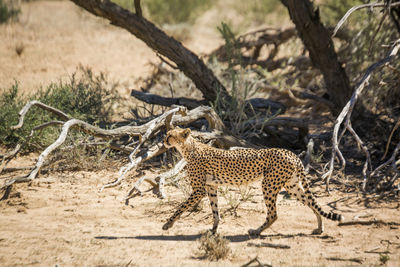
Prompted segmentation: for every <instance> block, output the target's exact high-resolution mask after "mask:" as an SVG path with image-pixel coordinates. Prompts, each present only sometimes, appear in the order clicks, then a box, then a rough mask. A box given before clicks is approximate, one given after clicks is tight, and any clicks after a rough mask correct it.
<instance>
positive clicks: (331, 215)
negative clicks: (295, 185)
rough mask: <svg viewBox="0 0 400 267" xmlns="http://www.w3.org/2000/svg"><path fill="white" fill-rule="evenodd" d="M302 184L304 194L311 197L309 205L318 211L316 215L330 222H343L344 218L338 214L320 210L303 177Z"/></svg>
mask: <svg viewBox="0 0 400 267" xmlns="http://www.w3.org/2000/svg"><path fill="white" fill-rule="evenodd" d="M302 184H303V188H304V190H305V191H306V193H309V196H310V197H311V199H310V200H311V205H312V206H313V207H314V208H315V209H316V210H317V211H318V213H319V214H320V215H321V216H323V217H325V218H327V219H329V220H332V221H339V222H342V221H343V220H344V216H343V215H342V214H338V213H335V212H325V211H323V210H322V208H321V206H320V205H319V204H318V203H317V201H316V199H315V198H314V196H313V195H312V193H311V191H310V186H309V184H308V181H307V180H306V179H305V176H303V179H302Z"/></svg>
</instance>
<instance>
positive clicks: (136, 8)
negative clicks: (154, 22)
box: [135, 0, 143, 17]
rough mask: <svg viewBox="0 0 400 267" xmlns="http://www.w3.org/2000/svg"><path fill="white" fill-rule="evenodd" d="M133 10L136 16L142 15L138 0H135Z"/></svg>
mask: <svg viewBox="0 0 400 267" xmlns="http://www.w3.org/2000/svg"><path fill="white" fill-rule="evenodd" d="M135 11H136V15H137V16H138V17H142V16H143V15H142V7H141V6H140V0H135Z"/></svg>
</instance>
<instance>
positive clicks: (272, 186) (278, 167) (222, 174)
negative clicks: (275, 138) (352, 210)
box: [163, 128, 343, 235]
mask: <svg viewBox="0 0 400 267" xmlns="http://www.w3.org/2000/svg"><path fill="white" fill-rule="evenodd" d="M164 144H165V146H166V147H167V148H171V147H175V148H176V149H177V150H178V151H179V152H180V153H181V154H182V156H183V157H184V158H185V160H186V161H187V172H188V176H189V181H190V184H191V186H192V188H193V191H192V194H191V195H190V197H189V198H188V199H187V200H186V201H185V202H184V203H182V204H181V205H180V207H179V208H178V209H177V210H176V212H175V213H174V214H173V215H172V216H171V217H170V218H169V220H168V221H167V223H165V224H164V226H163V229H164V230H167V229H169V228H170V227H172V225H173V224H174V222H175V221H176V220H177V219H178V218H179V217H180V215H181V214H182V213H183V212H185V211H187V210H188V209H189V208H192V207H194V206H195V205H196V204H197V203H198V202H199V201H200V200H201V199H202V198H203V197H205V196H206V195H208V197H209V200H210V205H211V209H212V212H213V219H214V224H213V228H212V231H213V232H214V233H215V232H216V231H217V227H218V222H219V214H218V198H217V188H218V186H220V185H237V186H239V185H243V184H248V183H251V182H253V181H256V180H262V191H263V195H264V201H265V205H266V207H267V210H268V212H267V218H266V220H265V222H264V223H263V224H262V225H261V226H260V227H259V228H257V229H255V230H253V229H250V230H249V234H251V235H259V234H260V233H261V232H262V231H264V230H265V229H266V228H268V227H269V226H271V224H272V223H274V222H275V221H276V219H277V218H278V217H277V212H276V199H277V195H278V193H279V191H280V190H281V189H282V187H285V188H286V190H287V191H288V193H289V194H290V195H291V196H293V197H295V198H296V199H298V200H299V201H300V202H302V203H303V204H305V205H307V206H308V207H310V208H311V209H312V211H313V212H314V213H315V215H316V217H317V221H318V228H317V229H315V230H314V231H313V233H315V234H320V233H322V232H323V230H324V229H323V223H322V219H321V215H322V216H323V217H326V218H328V219H331V220H337V221H341V220H343V216H342V215H339V214H336V213H333V212H329V213H328V212H324V211H322V209H321V207H320V206H319V205H318V204H317V202H316V200H315V198H314V196H313V195H312V193H311V191H310V188H309V184H308V181H307V180H306V173H305V171H304V167H303V164H302V162H301V161H300V159H299V158H298V157H297V156H296V155H295V154H294V153H292V152H290V151H289V150H286V149H278V148H270V149H260V150H257V149H239V150H223V149H217V148H213V147H211V146H208V145H205V144H202V143H200V142H198V141H196V140H195V139H194V138H192V137H191V135H190V129H180V128H177V129H174V130H171V131H169V132H168V133H167V136H166V137H165V140H164Z"/></svg>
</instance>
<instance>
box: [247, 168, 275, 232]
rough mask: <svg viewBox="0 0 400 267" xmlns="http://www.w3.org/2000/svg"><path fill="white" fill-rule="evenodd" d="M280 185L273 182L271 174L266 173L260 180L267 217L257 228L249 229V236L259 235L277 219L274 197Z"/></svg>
mask: <svg viewBox="0 0 400 267" xmlns="http://www.w3.org/2000/svg"><path fill="white" fill-rule="evenodd" d="M280 187H281V186H280V185H279V184H278V185H276V184H273V175H272V174H270V175H266V176H265V178H264V179H263V182H262V191H263V195H264V202H265V206H266V207H267V218H266V220H265V222H264V223H263V224H262V225H261V226H260V227H258V228H257V229H249V231H248V232H249V235H250V236H259V235H260V234H261V232H262V231H264V230H265V229H267V228H268V227H270V226H271V225H272V224H273V223H274V222H275V221H276V220H277V219H278V215H277V212H276V199H277V197H278V193H279V190H280Z"/></svg>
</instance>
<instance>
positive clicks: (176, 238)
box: [95, 233, 329, 243]
mask: <svg viewBox="0 0 400 267" xmlns="http://www.w3.org/2000/svg"><path fill="white" fill-rule="evenodd" d="M200 237H201V234H196V235H139V236H96V237H95V239H107V240H115V239H138V240H153V241H154V240H158V241H196V240H197V239H199V238H200ZM294 237H312V238H321V239H326V238H329V236H326V235H325V236H317V235H310V234H304V233H298V234H293V235H290V234H289V235H285V234H279V233H278V234H270V235H261V236H258V237H251V236H249V235H226V236H224V238H226V239H228V240H229V241H230V242H233V243H237V242H246V241H249V240H252V239H266V238H270V239H281V238H294Z"/></svg>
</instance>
